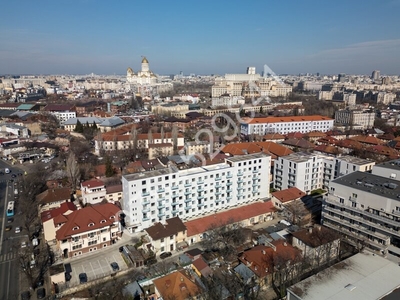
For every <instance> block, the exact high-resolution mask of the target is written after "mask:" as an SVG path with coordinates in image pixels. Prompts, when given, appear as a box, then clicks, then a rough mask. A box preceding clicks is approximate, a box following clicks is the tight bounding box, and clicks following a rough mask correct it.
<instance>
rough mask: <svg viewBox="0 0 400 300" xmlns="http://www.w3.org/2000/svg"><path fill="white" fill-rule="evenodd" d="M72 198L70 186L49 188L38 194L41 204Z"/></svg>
mask: <svg viewBox="0 0 400 300" xmlns="http://www.w3.org/2000/svg"><path fill="white" fill-rule="evenodd" d="M70 198H71V189H70V188H68V187H67V188H59V189H48V190H45V191H44V192H43V193H40V194H39V195H37V196H36V200H37V201H38V202H39V204H47V203H51V202H58V201H69V200H70Z"/></svg>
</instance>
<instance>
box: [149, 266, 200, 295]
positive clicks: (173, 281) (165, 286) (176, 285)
mask: <svg viewBox="0 0 400 300" xmlns="http://www.w3.org/2000/svg"><path fill="white" fill-rule="evenodd" d="M189 276H190V275H188V274H186V272H185V271H184V270H181V271H175V272H173V273H170V274H168V275H166V276H164V277H161V278H158V279H154V280H153V283H154V285H155V287H156V289H157V291H158V292H159V293H160V296H162V298H163V299H174V300H186V299H189V297H195V296H196V295H199V294H200V293H201V288H200V287H199V286H198V285H197V284H196V283H195V281H194V280H193V281H192V280H190V277H189Z"/></svg>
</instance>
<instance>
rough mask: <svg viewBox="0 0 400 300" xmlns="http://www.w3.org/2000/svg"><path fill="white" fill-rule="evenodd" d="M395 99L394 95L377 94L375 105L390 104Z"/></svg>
mask: <svg viewBox="0 0 400 300" xmlns="http://www.w3.org/2000/svg"><path fill="white" fill-rule="evenodd" d="M395 99H396V94H394V93H387V92H379V93H378V95H377V96H376V102H377V103H383V104H386V105H387V104H389V103H392V102H393V101H394V100H395Z"/></svg>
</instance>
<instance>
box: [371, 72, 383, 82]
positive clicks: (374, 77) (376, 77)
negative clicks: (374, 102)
mask: <svg viewBox="0 0 400 300" xmlns="http://www.w3.org/2000/svg"><path fill="white" fill-rule="evenodd" d="M380 77H381V71H378V70H374V71H372V76H371V79H372V80H379V79H380Z"/></svg>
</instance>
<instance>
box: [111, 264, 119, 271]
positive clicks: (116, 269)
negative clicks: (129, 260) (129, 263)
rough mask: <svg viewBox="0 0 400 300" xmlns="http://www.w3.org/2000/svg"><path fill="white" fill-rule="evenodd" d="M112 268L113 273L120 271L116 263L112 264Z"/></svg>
mask: <svg viewBox="0 0 400 300" xmlns="http://www.w3.org/2000/svg"><path fill="white" fill-rule="evenodd" d="M111 268H112V270H113V271H119V266H118V264H117V263H116V262H112V263H111Z"/></svg>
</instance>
